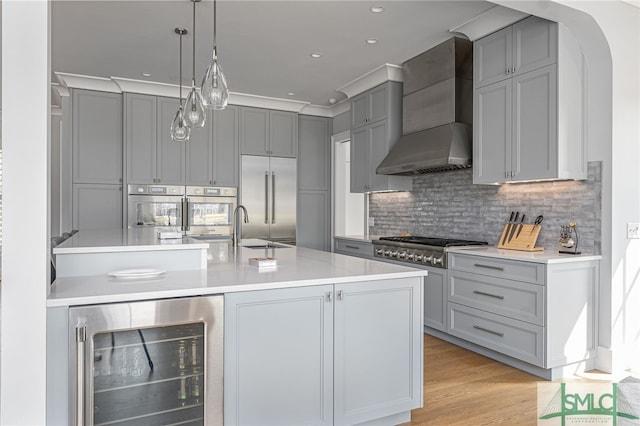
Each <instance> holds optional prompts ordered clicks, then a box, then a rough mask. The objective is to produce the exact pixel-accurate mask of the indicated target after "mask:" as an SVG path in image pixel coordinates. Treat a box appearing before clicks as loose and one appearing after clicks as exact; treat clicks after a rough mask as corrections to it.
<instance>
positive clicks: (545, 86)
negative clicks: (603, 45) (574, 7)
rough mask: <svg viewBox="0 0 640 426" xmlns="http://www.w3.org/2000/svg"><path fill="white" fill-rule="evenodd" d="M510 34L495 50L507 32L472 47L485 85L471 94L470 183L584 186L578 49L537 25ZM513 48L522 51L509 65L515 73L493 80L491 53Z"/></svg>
mask: <svg viewBox="0 0 640 426" xmlns="http://www.w3.org/2000/svg"><path fill="white" fill-rule="evenodd" d="M508 29H510V30H511V31H512V33H513V34H512V38H510V37H506V38H505V39H504V40H503V42H498V41H499V40H500V39H501V37H503V36H504V34H505V32H506V31H505V30H506V29H505V30H501V31H499V32H497V33H495V34H492V35H489V36H487V37H486V38H483V39H481V40H479V41H478V42H476V43H475V45H474V61H475V62H474V70H475V73H476V74H475V75H476V78H477V79H478V78H482V79H483V80H482V81H480V82H479V81H478V80H476V82H475V86H476V89H475V91H474V108H473V111H474V118H473V123H474V125H473V182H474V183H501V182H512V181H530V180H540V179H545V180H546V179H586V177H587V158H586V136H585V135H584V126H583V120H584V98H583V93H582V88H583V81H584V80H583V79H584V69H583V61H584V58H583V56H582V51H581V50H580V46H579V45H578V43H577V41H576V39H575V38H574V37H573V36H572V34H571V33H569V32H568V30H567V29H566V28H564V27H563V26H562V25H559V24H555V23H552V22H549V21H545V20H542V19H540V18H536V17H532V18H527V19H525V20H523V21H520V22H518V23H517V24H515V25H513V26H512V27H509V28H508ZM508 40H511V42H512V44H514V45H517V46H519V47H518V48H517V49H515V48H514V51H515V52H519V53H518V54H517V55H516V53H514V59H508V61H507V65H510V64H511V63H512V62H511V61H512V60H513V61H514V62H513V64H515V65H513V66H512V67H511V68H510V69H511V71H510V72H509V75H507V74H506V72H505V73H504V74H503V75H502V76H501V77H500V78H498V76H497V74H496V75H493V76H491V72H492V71H491V70H490V62H491V60H489V58H490V55H489V52H492V51H493V52H497V51H499V50H501V49H502V47H500V46H504V45H507V43H506V41H508ZM500 61H502V57H499V58H498V59H497V60H496V63H500ZM488 70H489V71H488ZM495 70H496V71H497V68H496V69H495ZM513 70H515V71H513ZM486 81H489V82H491V83H490V84H483V83H482V82H486Z"/></svg>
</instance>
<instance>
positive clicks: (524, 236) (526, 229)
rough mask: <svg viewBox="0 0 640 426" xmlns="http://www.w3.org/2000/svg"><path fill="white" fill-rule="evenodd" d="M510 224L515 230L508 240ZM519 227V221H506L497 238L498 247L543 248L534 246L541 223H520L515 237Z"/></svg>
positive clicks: (517, 248) (528, 249) (521, 249)
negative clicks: (514, 222)
mask: <svg viewBox="0 0 640 426" xmlns="http://www.w3.org/2000/svg"><path fill="white" fill-rule="evenodd" d="M512 226H514V227H515V232H514V233H513V238H511V240H510V241H509V234H511V229H512V228H511V227H512ZM519 228H520V224H519V223H517V224H513V223H507V224H506V225H504V229H503V230H502V234H500V239H499V240H498V248H500V249H508V250H520V251H542V250H544V248H543V247H536V241H538V235H539V234H540V229H541V228H542V226H541V225H534V224H531V223H524V224H522V230H520V235H518V237H517V238H516V235H517V234H518V229H519ZM505 235H506V239H505ZM502 241H504V244H502Z"/></svg>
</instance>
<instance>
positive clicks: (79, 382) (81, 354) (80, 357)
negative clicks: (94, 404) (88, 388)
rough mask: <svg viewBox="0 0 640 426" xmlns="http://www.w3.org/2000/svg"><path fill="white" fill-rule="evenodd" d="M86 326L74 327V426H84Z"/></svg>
mask: <svg viewBox="0 0 640 426" xmlns="http://www.w3.org/2000/svg"><path fill="white" fill-rule="evenodd" d="M86 341H87V326H86V325H82V326H79V327H76V426H84V402H85V388H84V371H85V346H86Z"/></svg>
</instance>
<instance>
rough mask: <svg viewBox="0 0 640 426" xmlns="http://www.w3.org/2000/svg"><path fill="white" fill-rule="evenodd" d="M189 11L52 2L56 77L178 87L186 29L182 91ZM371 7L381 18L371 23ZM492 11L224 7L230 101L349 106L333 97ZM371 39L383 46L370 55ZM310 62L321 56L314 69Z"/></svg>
mask: <svg viewBox="0 0 640 426" xmlns="http://www.w3.org/2000/svg"><path fill="white" fill-rule="evenodd" d="M192 5H193V3H192V2H191V1H190V0H180V1H158V0H156V1H117V0H110V1H77V0H76V1H60V0H55V1H52V19H51V22H52V24H51V27H52V30H51V31H52V35H51V39H52V44H51V45H52V47H51V49H52V54H51V58H52V71H54V72H65V73H73V74H82V75H91V76H97V77H124V78H131V79H139V80H150V81H157V82H162V83H172V84H177V83H178V71H179V70H178V46H179V36H178V35H176V34H175V32H174V28H175V27H184V28H187V29H188V31H189V34H188V35H187V36H185V37H184V44H183V54H184V59H183V84H186V85H189V84H190V81H191V68H192V67H191V58H192V55H191V43H192V23H191V19H192V7H193V6H192ZM371 6H383V7H384V12H383V13H378V14H374V13H371V12H370V11H369V8H370V7H371ZM493 6H494V5H493V4H492V3H488V2H485V1H482V0H474V1H459V0H456V1H425V0H414V1H400V0H396V1H374V0H368V1H363V0H351V1H309V0H296V1H269V0H260V1H244V0H218V2H217V12H218V18H217V38H218V51H219V52H218V56H219V60H220V64H221V65H222V67H223V69H224V72H225V75H226V77H227V81H228V84H229V88H230V90H231V91H232V92H236V93H248V94H253V95H260V96H267V97H275V98H285V99H296V100H300V101H304V102H310V103H311V104H315V105H329V99H330V98H335V99H336V100H338V101H340V100H341V99H344V98H345V95H344V94H342V93H339V92H336V89H337V88H340V87H342V86H344V85H345V84H347V83H349V82H351V81H353V80H354V79H356V78H358V77H360V76H362V75H364V74H366V73H367V72H369V71H371V70H373V69H375V68H377V67H379V66H381V65H383V64H385V63H391V64H397V65H401V64H402V63H403V62H404V61H406V60H407V59H409V58H412V57H413V56H415V55H417V54H419V53H421V52H424V51H425V50H428V49H429V48H431V47H433V46H435V45H436V44H438V43H440V42H442V41H444V40H446V39H448V38H450V37H451V36H452V34H451V33H450V32H449V31H448V29H449V28H451V27H453V26H455V25H457V24H461V23H463V22H465V21H467V20H469V19H470V18H472V17H474V16H476V15H478V14H480V13H482V12H484V11H485V10H488V9H490V8H491V7H493ZM196 12H197V17H196V27H197V38H196V41H197V52H196V83H197V84H198V86H199V85H200V82H201V79H202V76H203V74H204V70H205V69H206V66H207V64H208V62H209V60H210V58H211V46H212V38H213V30H212V21H213V1H212V0H203V1H201V2H199V3H197V4H196ZM367 38H376V39H378V40H379V41H378V43H377V44H374V45H368V44H366V43H365V40H366V39H367ZM311 52H320V53H322V55H323V56H322V57H321V58H319V59H313V58H311V57H310V53H311ZM143 72H151V73H152V76H151V77H143V76H142V74H141V73H143ZM54 81H55V80H54ZM290 92H293V93H295V95H293V96H290V95H289V93H290Z"/></svg>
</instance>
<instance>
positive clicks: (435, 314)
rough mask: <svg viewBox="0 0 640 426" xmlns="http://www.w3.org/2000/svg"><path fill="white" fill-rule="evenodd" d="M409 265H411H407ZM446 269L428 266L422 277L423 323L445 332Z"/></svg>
mask: <svg viewBox="0 0 640 426" xmlns="http://www.w3.org/2000/svg"><path fill="white" fill-rule="evenodd" d="M407 266H411V265H407ZM447 279H448V276H447V270H446V269H438V268H429V275H427V276H426V277H424V325H426V326H427V327H431V328H435V329H436V330H440V331H443V332H445V333H446V332H447V315H448V314H447V286H448V282H447Z"/></svg>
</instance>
